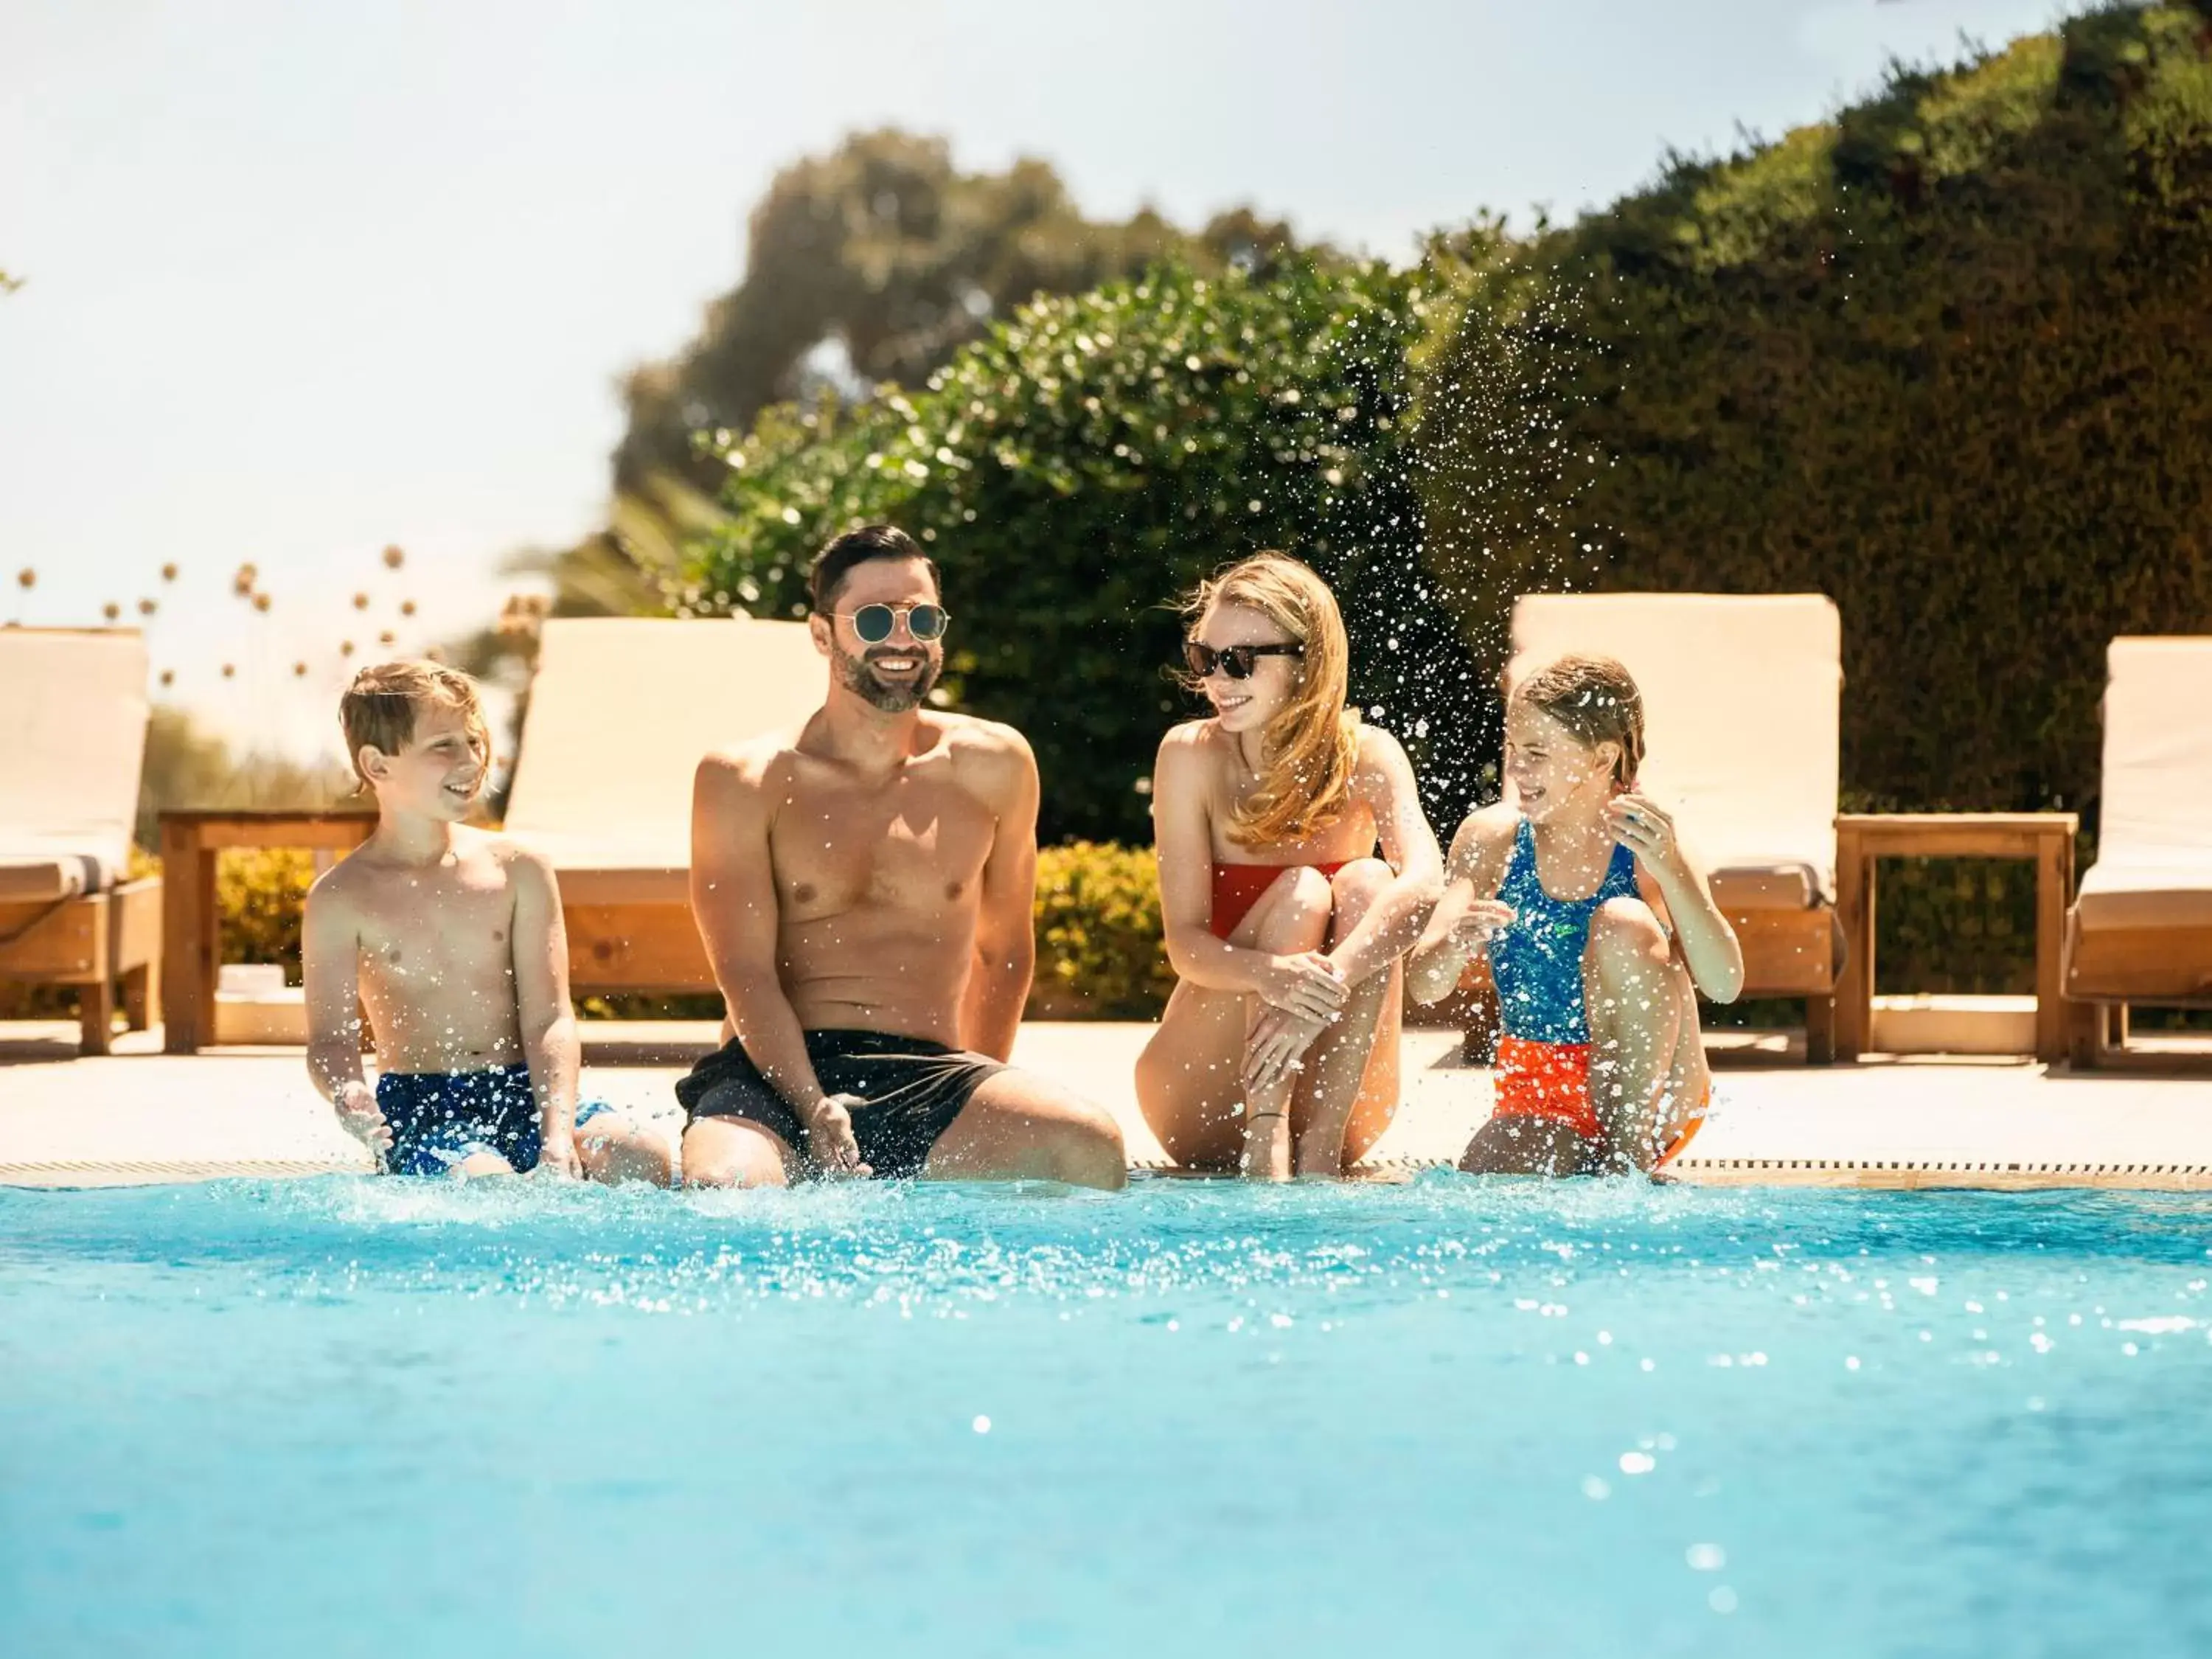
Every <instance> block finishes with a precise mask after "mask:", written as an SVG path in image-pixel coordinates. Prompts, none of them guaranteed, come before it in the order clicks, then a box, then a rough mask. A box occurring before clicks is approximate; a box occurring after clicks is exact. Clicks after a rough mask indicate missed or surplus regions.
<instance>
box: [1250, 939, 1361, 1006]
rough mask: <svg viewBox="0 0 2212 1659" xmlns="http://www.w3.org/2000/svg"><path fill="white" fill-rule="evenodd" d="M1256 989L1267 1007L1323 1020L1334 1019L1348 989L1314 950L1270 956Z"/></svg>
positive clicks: (1333, 968)
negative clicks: (1293, 954)
mask: <svg viewBox="0 0 2212 1659" xmlns="http://www.w3.org/2000/svg"><path fill="white" fill-rule="evenodd" d="M1259 992H1260V1000H1261V1001H1262V1002H1264V1003H1266V1004H1267V1006H1269V1007H1270V1008H1279V1009H1280V1010H1282V1012H1285V1013H1286V1014H1295V1015H1297V1016H1299V1017H1301V1018H1306V1019H1311V1020H1322V1021H1326V1020H1331V1019H1334V1018H1336V1013H1337V1010H1339V1009H1340V1008H1341V1007H1343V1006H1344V1000H1345V999H1346V997H1348V996H1350V995H1351V994H1352V987H1350V986H1348V985H1346V983H1345V982H1344V975H1342V974H1340V973H1339V972H1338V971H1337V966H1336V964H1335V963H1333V962H1331V961H1330V960H1329V959H1328V957H1325V956H1323V955H1322V953H1321V952H1320V951H1300V952H1299V953H1298V954H1297V955H1296V956H1289V957H1271V958H1270V959H1269V960H1268V963H1267V969H1266V971H1265V973H1264V974H1263V975H1261V981H1260V987H1259Z"/></svg>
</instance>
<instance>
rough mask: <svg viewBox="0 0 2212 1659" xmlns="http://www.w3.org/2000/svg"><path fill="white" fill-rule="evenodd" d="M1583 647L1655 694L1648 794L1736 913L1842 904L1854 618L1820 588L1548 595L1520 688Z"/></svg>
mask: <svg viewBox="0 0 2212 1659" xmlns="http://www.w3.org/2000/svg"><path fill="white" fill-rule="evenodd" d="M1571 652H1582V653H1591V654H1595V655H1599V656H1607V657H1613V658H1617V659H1620V661H1621V662H1622V663H1623V664H1625V665H1626V666H1627V669H1628V671H1629V672H1630V673H1631V674H1632V675H1633V676H1634V677H1635V679H1636V684H1637V686H1638V690H1641V691H1642V692H1643V694H1644V752H1645V760H1644V775H1643V778H1642V780H1641V784H1642V787H1643V788H1644V790H1645V791H1646V792H1647V793H1650V795H1651V796H1652V798H1653V799H1656V800H1657V801H1659V802H1660V803H1661V804H1662V805H1664V806H1666V807H1668V809H1669V810H1670V811H1673V812H1674V814H1675V817H1676V823H1677V824H1678V825H1679V826H1680V829H1681V831H1682V834H1683V836H1684V837H1685V838H1686V841H1687V842H1688V843H1689V844H1690V846H1691V848H1692V850H1693V851H1695V852H1696V853H1697V854H1698V855H1699V858H1701V859H1702V860H1704V862H1705V866H1706V868H1707V870H1708V872H1710V873H1711V876H1712V880H1713V891H1714V896H1715V897H1716V898H1717V899H1718V900H1719V901H1720V902H1721V903H1722V905H1723V908H1729V909H1736V908H1747V909H1759V908H1805V907H1808V906H1810V905H1812V904H1814V903H1817V902H1826V901H1828V900H1830V899H1832V896H1833V895H1834V892H1835V869H1836V791H1837V781H1836V780H1837V775H1838V769H1839V766H1840V758H1841V736H1840V723H1841V720H1842V718H1843V684H1844V673H1843V622H1842V619H1841V617H1839V616H1838V614H1837V611H1836V607H1835V605H1834V604H1833V603H1832V601H1830V600H1829V599H1826V597H1824V596H1823V595H1820V594H1818V593H1787V594H1774V595H1768V594H1758V595H1737V594H1720V593H1532V594H1528V595H1527V596H1525V597H1523V598H1522V599H1520V600H1519V601H1518V602H1517V603H1516V605H1514V607H1513V661H1512V664H1511V666H1510V668H1509V670H1508V678H1509V680H1510V681H1516V682H1517V680H1518V679H1519V678H1521V677H1522V675H1524V674H1526V673H1528V672H1529V671H1532V670H1534V669H1535V668H1539V667H1541V666H1542V665H1544V664H1545V663H1547V662H1549V661H1551V660H1552V659H1554V658H1556V657H1559V656H1563V655H1565V654H1567V653H1571Z"/></svg>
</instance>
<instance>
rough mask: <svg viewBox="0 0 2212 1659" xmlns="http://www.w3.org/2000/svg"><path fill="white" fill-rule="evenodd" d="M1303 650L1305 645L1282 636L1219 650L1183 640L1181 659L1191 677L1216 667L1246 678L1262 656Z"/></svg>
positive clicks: (1290, 654) (1231, 675)
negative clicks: (1269, 641) (1280, 639)
mask: <svg viewBox="0 0 2212 1659" xmlns="http://www.w3.org/2000/svg"><path fill="white" fill-rule="evenodd" d="M1305 653H1306V648H1305V647H1304V646H1303V645H1300V644H1299V643H1297V641H1295V640H1283V641H1279V642H1277V643H1276V644H1273V645H1228V646H1224V647H1222V648H1221V649H1220V650H1218V651H1216V650H1215V649H1214V648H1213V647H1212V646H1210V645H1205V644H1201V643H1200V641H1197V640H1185V641H1183V642H1182V659H1183V662H1184V664H1185V665H1187V666H1188V668H1189V670H1190V671H1191V675H1192V678H1195V679H1201V680H1202V679H1205V678H1208V677H1209V676H1211V675H1212V672H1213V671H1214V670H1215V669H1216V668H1218V669H1219V670H1220V671H1222V672H1223V673H1225V674H1226V675H1228V676H1229V678H1231V679H1232V680H1249V679H1250V678H1252V671H1253V670H1254V669H1255V668H1256V667H1258V666H1259V665H1260V659H1261V658H1262V657H1303V656H1304V655H1305Z"/></svg>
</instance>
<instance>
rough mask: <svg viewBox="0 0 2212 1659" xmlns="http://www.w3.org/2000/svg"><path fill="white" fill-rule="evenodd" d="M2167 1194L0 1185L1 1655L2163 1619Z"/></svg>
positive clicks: (2150, 1645)
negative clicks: (53, 1188)
mask: <svg viewBox="0 0 2212 1659" xmlns="http://www.w3.org/2000/svg"><path fill="white" fill-rule="evenodd" d="M2208 1221H2212V1205H2208V1204H2207V1203H2206V1202H2205V1201H2204V1200H2201V1199H2194V1198H2177V1197H2167V1196H2148V1195H2146V1196H2126V1195H2090V1194H2046V1195H2025V1196H2023V1195H1992V1194H1979V1195H1975V1194H1957V1195H1946V1196H1936V1195H1925V1194H1920V1195H1915V1194H1897V1195H1876V1194H1823V1193H1816V1192H1782V1191H1768V1192H1760V1193H1756V1194H1753V1193H1747V1192H1729V1193H1720V1192H1710V1191H1695V1190H1689V1189H1682V1188H1674V1189H1636V1188H1629V1187H1626V1186H1617V1185H1595V1184H1584V1185H1579V1186H1575V1187H1571V1188H1565V1187H1560V1188H1545V1187H1537V1186H1531V1185H1523V1184H1517V1183H1514V1184H1492V1185H1488V1186H1484V1185H1480V1184H1477V1183H1474V1182H1468V1181H1465V1180H1462V1179H1461V1178H1459V1177H1456V1176H1431V1177H1426V1178H1424V1179H1423V1180H1421V1181H1419V1182H1414V1183H1413V1184H1411V1185H1409V1186H1406V1187H1402V1188H1389V1189H1376V1188H1364V1189H1362V1188H1295V1189H1287V1190H1285V1189H1264V1188H1245V1187H1237V1186H1231V1185H1227V1184H1221V1183H1200V1182H1176V1181H1164V1180H1153V1181H1146V1182H1139V1183H1138V1185H1137V1186H1136V1187H1134V1188H1133V1189H1132V1190H1131V1191H1130V1192H1129V1193H1128V1194H1123V1195H1121V1196H1120V1197H1102V1196H1096V1195H1083V1194H1053V1193H1021V1192H1013V1191H994V1190H981V1189H976V1188H964V1189H950V1188H884V1187H866V1188H862V1187H843V1188H822V1189H817V1190H813V1191H805V1192H799V1193H793V1194H698V1195H686V1196H682V1197H671V1196H670V1195H668V1194H653V1193H644V1192H634V1193H609V1192H605V1191H599V1190H588V1189H570V1190H547V1189H544V1188H538V1187H535V1186H532V1185H524V1184H517V1183H507V1184H506V1185H505V1186H503V1187H502V1186H501V1185H499V1184H496V1183H483V1184H479V1185H477V1186H473V1187H470V1188H457V1187H449V1186H444V1185H433V1184H428V1183H416V1182H374V1181H369V1180H360V1179H350V1178H333V1179H329V1180H323V1181H315V1182H295V1183H289V1184H282V1183H267V1184H258V1183H224V1184H214V1185H209V1186H204V1187H197V1188H160V1189H135V1190H120V1191H105V1192H101V1191H94V1192H79V1193H37V1192H26V1191H8V1192H0V1653H5V1654H7V1655H9V1656H16V1655H21V1656H26V1659H29V1656H38V1659H47V1656H59V1655H74V1654H100V1655H123V1654H140V1653H144V1654H183V1653H192V1654H212V1655H223V1656H238V1655H255V1654H264V1653H266V1654H286V1655H291V1654H299V1653H307V1652H313V1653H315V1654H318V1655H340V1654H394V1653H396V1654H404V1655H407V1656H410V1659H428V1656H439V1655H446V1654H457V1655H458V1654H470V1655H505V1654H520V1653H530V1654H571V1653H574V1654H592V1655H612V1654H628V1653H646V1652H668V1653H678V1652H692V1651H702V1652H705V1651H711V1652H718V1653H719V1652H739V1651H757V1652H764V1653H799V1652H807V1651H817V1650H818V1651H838V1652H844V1651H858V1650H863V1649H866V1650H874V1651H881V1652H885V1653H894V1652H895V1653H901V1654H907V1653H919V1654H938V1653H944V1654H953V1653H958V1654H962V1655H974V1654H977V1653H983V1654H992V1653H1003V1652H1008V1651H1012V1650H1016V1649H1020V1650H1038V1651H1054V1652H1068V1653H1098V1654H1106V1653H1115V1654H1127V1653H1128V1652H1130V1651H1132V1650H1139V1651H1141V1652H1143V1653H1145V1654H1146V1656H1147V1659H1152V1656H1164V1655H1174V1654H1196V1653H1218V1654H1227V1653H1243V1652H1261V1651H1266V1652H1271V1653H1303V1652H1316V1653H1323V1652H1326V1653H1335V1652H1342V1651H1344V1650H1346V1649H1348V1648H1352V1647H1354V1646H1358V1647H1360V1648H1364V1649H1365V1650H1370V1651H1373V1652H1376V1653H1378V1654H1379V1653H1386V1652H1387V1653H1421V1654H1426V1653H1437V1652H1444V1651H1452V1652H1462V1651H1474V1652H1493V1651H1494V1652H1500V1653H1522V1654H1545V1655H1552V1654H1583V1653H1587V1654H1601V1653H1602V1654H1638V1655H1644V1654H1693V1653H1694V1654H1738V1653H1741V1654H1762V1655H1763V1654H1777V1653H1788V1654H1794V1655H1825V1654H1850V1655H1865V1654H1878V1653H1912V1654H1939V1653H1959V1654H1987V1653H1993V1652H2006V1653H2075V1652H2083V1651H2088V1650H2092V1649H2095V1650H2109V1651H2111V1652H2113V1653H2126V1654H2129V1655H2130V1656H2131V1659H2134V1656H2140V1655H2142V1654H2146V1653H2151V1654H2166V1653H2175V1654H2179V1653H2191V1652H2198V1653H2201V1652H2203V1651H2204V1650H2205V1649H2206V1646H2207V1644H2208V1643H2212V1598H2208V1596H2207V1595H2206V1593H2205V1590H2204V1588H2203V1586H2204V1568H2203V1539H2204V1535H2205V1533H2206V1529H2207V1528H2208V1525H2212V1430H2208V1428H2207V1426H2206V1423H2207V1418H2208V1415H2209V1414H2212V1340H2208V1334H2212V1333H2208V1328H2207V1327H2208V1325H2212V1304H2208V1303H2207V1300H2206V1281H2207V1279H2208V1277H2212V1262H2208V1250H2207V1245H2208V1243H2212V1231H2208V1228H2207V1225H2206V1224H2207V1222H2208Z"/></svg>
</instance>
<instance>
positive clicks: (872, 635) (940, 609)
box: [837, 605, 952, 645]
mask: <svg viewBox="0 0 2212 1659" xmlns="http://www.w3.org/2000/svg"><path fill="white" fill-rule="evenodd" d="M837 614H838V615H840V616H842V617H844V618H845V620H846V621H848V622H849V623H852V624H853V631H854V633H855V634H858V635H860V643H861V644H862V645H881V644H882V643H883V642H884V641H885V640H887V639H889V638H890V636H891V629H894V628H896V627H897V626H898V622H899V618H900V617H905V618H906V631H907V632H908V633H909V634H911V635H914V636H915V638H916V639H918V640H921V641H929V640H941V639H943V638H944V637H945V623H949V622H951V620H952V618H951V617H948V616H946V615H945V607H944V606H943V605H862V606H861V607H860V609H859V610H858V611H839V612H838V613H837Z"/></svg>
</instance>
